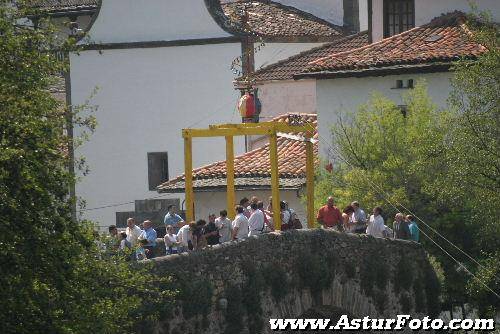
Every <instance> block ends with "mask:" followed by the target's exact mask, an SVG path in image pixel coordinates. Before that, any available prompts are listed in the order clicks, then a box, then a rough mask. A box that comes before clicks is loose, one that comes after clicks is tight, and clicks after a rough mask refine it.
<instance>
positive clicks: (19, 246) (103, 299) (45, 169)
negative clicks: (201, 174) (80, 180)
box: [0, 2, 172, 333]
mask: <svg viewBox="0 0 500 334" xmlns="http://www.w3.org/2000/svg"><path fill="white" fill-rule="evenodd" d="M18 3H19V2H18ZM24 8H26V7H24ZM27 14H28V13H27V12H26V11H25V9H19V8H17V7H13V6H11V5H10V4H9V3H7V4H5V3H3V4H2V5H0V129H1V131H0V213H1V220H2V221H1V223H0V267H1V270H2V273H1V275H0V286H2V288H1V289H0V300H1V301H2V303H1V305H2V306H1V308H0V323H1V331H2V333H127V332H132V331H134V330H135V329H136V327H135V326H137V324H140V323H141V322H142V321H144V320H147V319H155V318H156V317H158V316H159V315H160V313H161V312H163V311H167V310H166V309H164V308H163V307H164V306H168V305H169V304H168V303H166V302H167V301H169V300H171V297H172V292H171V291H170V290H169V288H168V286H169V280H168V279H167V278H161V277H156V276H154V275H153V274H151V273H150V271H149V270H148V268H145V267H142V268H141V267H138V268H133V267H131V266H130V264H128V263H126V262H125V261H124V260H123V259H121V258H118V257H110V258H104V259H100V253H99V250H98V249H97V247H96V244H95V240H94V236H93V230H92V225H90V224H86V223H83V222H82V223H76V222H74V221H72V219H71V203H72V199H71V198H69V196H68V189H69V187H70V185H71V184H72V183H73V182H74V179H73V177H72V175H70V173H69V172H68V163H69V161H68V154H67V147H68V144H69V141H70V138H68V137H67V136H66V132H65V131H64V129H65V126H66V119H67V114H66V110H65V108H64V106H63V105H62V104H61V103H59V102H58V101H57V100H56V99H55V98H54V97H53V96H52V95H51V94H50V92H49V90H50V87H51V85H53V84H54V80H55V79H54V78H56V77H57V76H58V75H60V73H61V72H62V71H64V70H65V66H66V64H65V63H64V62H60V61H59V60H58V59H57V58H56V57H55V55H54V53H53V52H52V51H53V49H54V47H56V46H57V47H59V48H62V49H65V48H67V47H69V45H60V44H58V42H57V41H56V40H55V39H54V30H53V29H52V28H51V25H50V22H48V21H47V22H46V21H45V20H43V19H41V20H40V26H41V27H43V29H42V28H34V27H32V26H30V25H27V24H25V23H23V22H26V20H25V19H24V18H25V17H26V16H27ZM76 119H78V118H76ZM80 121H81V122H82V124H83V125H89V124H92V122H91V120H89V119H80Z"/></svg>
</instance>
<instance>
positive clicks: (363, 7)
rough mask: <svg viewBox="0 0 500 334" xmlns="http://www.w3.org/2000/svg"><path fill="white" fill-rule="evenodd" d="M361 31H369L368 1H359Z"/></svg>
mask: <svg viewBox="0 0 500 334" xmlns="http://www.w3.org/2000/svg"><path fill="white" fill-rule="evenodd" d="M358 3H359V31H365V30H368V0H359V2H358Z"/></svg>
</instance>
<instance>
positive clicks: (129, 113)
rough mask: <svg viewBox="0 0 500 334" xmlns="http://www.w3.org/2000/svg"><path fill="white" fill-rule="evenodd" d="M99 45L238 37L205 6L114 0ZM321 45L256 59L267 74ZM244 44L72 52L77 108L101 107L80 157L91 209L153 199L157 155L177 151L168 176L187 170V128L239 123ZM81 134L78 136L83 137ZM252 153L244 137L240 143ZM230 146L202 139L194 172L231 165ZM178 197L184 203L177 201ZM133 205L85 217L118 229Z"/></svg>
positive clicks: (100, 22)
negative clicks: (237, 63)
mask: <svg viewBox="0 0 500 334" xmlns="http://www.w3.org/2000/svg"><path fill="white" fill-rule="evenodd" d="M89 35H90V38H91V41H93V42H94V43H128V42H145V43H147V42H148V41H172V40H183V39H198V38H219V37H229V36H230V35H229V34H228V33H226V32H225V31H224V30H222V28H220V27H219V26H218V25H217V24H216V22H215V21H214V20H213V18H212V17H211V16H210V15H209V13H208V11H207V8H206V6H205V2H204V1H203V0H182V1H181V0H148V1H137V0H106V1H103V4H102V8H101V10H100V12H99V14H98V17H97V19H96V21H95V22H94V24H93V26H92V27H91V29H90V32H89ZM317 45H319V44H318V43H277V44H274V43H270V44H268V45H266V46H265V47H263V48H261V51H260V52H258V53H257V55H256V64H257V66H258V67H260V66H261V65H263V64H264V63H271V62H275V61H278V60H280V59H284V58H287V57H289V56H290V55H292V54H296V53H298V52H300V51H303V50H307V49H310V48H312V47H314V46H317ZM240 55H241V45H240V43H223V44H206V45H193V46H172V47H155V48H151V47H148V46H147V45H141V46H140V47H130V48H123V45H122V46H121V48H120V49H109V50H108V49H105V50H102V51H101V52H99V51H93V50H86V51H81V52H80V53H79V54H78V55H77V54H73V55H71V57H70V61H71V95H72V102H73V104H74V105H80V104H83V103H85V102H86V101H87V100H88V98H89V96H90V95H91V93H92V92H93V91H94V89H95V88H98V91H97V93H96V94H95V96H93V97H92V99H91V100H90V101H89V103H90V104H91V105H96V106H98V111H97V113H96V114H95V116H96V118H97V122H98V126H97V130H96V132H95V133H94V134H93V135H92V137H91V138H90V141H89V142H87V143H85V144H84V145H83V146H82V147H80V148H79V149H78V150H77V152H76V154H77V156H84V157H85V158H86V161H87V163H88V165H89V168H90V173H89V174H88V175H86V176H85V177H83V178H82V180H81V182H80V183H79V184H78V185H77V195H78V196H80V197H82V198H83V199H84V200H85V201H86V204H87V208H95V207H101V206H107V205H112V204H117V203H124V202H132V201H134V200H140V199H146V198H152V197H155V196H157V195H158V194H157V193H156V192H155V191H149V189H148V163H147V153H148V152H164V151H166V152H168V160H169V176H170V178H174V177H176V176H178V175H180V174H182V173H183V171H184V153H183V141H182V137H181V129H182V128H187V127H207V126H208V125H209V124H214V123H230V122H233V123H235V122H239V121H240V117H239V115H238V113H237V111H236V104H237V100H238V97H239V93H238V92H237V91H235V90H234V89H233V85H232V81H233V79H234V74H233V73H232V72H231V70H230V64H231V63H232V61H233V60H234V59H236V58H237V57H239V56H240ZM77 131H78V129H77ZM235 147H236V153H237V154H238V153H242V152H243V150H244V144H243V138H238V139H237V140H236V143H235ZM224 157H225V145H224V140H223V139H222V138H219V139H199V140H194V163H193V166H194V167H199V166H202V165H205V164H208V163H211V162H214V161H218V160H223V159H224ZM171 197H182V196H178V195H171ZM133 208H134V205H133V204H127V205H121V206H118V207H110V208H105V209H99V210H93V211H86V212H85V214H84V218H87V219H92V220H95V221H98V222H99V223H100V224H101V225H102V226H107V225H110V224H114V223H115V213H116V212H117V211H133Z"/></svg>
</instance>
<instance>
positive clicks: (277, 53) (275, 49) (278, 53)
mask: <svg viewBox="0 0 500 334" xmlns="http://www.w3.org/2000/svg"><path fill="white" fill-rule="evenodd" d="M323 44H324V43H265V45H264V46H261V48H260V50H257V51H256V52H255V69H256V70H258V69H261V68H262V67H265V66H267V65H270V64H274V63H276V62H278V61H280V60H283V59H286V58H289V57H291V56H293V55H296V54H297V53H299V52H302V51H306V50H310V49H312V48H315V47H317V46H321V45H323ZM259 46H260V43H255V44H254V47H255V48H258V47H259Z"/></svg>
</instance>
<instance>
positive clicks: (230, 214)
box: [226, 136, 235, 220]
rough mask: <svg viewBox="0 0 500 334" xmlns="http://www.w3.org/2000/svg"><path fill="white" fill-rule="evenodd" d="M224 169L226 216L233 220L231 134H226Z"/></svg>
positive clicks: (233, 192)
mask: <svg viewBox="0 0 500 334" xmlns="http://www.w3.org/2000/svg"><path fill="white" fill-rule="evenodd" d="M226 170H227V190H226V192H227V216H228V218H229V219H231V220H233V219H234V216H235V212H234V206H235V200H234V197H235V191H234V142H233V136H226Z"/></svg>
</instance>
